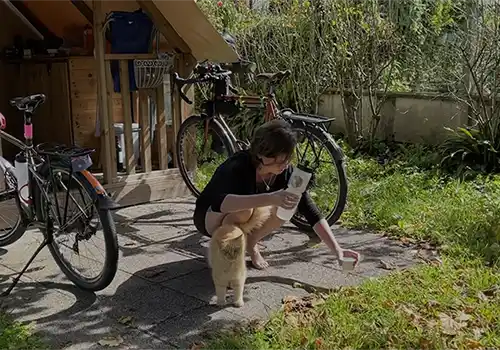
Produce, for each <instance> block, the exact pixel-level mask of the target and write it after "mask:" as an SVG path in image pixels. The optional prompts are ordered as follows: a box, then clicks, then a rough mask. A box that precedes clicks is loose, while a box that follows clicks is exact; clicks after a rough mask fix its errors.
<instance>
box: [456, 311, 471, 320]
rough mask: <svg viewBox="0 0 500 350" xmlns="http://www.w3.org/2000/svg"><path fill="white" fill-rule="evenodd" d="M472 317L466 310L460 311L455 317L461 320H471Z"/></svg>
mask: <svg viewBox="0 0 500 350" xmlns="http://www.w3.org/2000/svg"><path fill="white" fill-rule="evenodd" d="M471 318H472V316H471V315H469V314H466V313H465V312H463V311H460V312H459V313H458V315H457V317H455V319H456V320H457V321H459V322H465V321H469V320H470V319H471Z"/></svg>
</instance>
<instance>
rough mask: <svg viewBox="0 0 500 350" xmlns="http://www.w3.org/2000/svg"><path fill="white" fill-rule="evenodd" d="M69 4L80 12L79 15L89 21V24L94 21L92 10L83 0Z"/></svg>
mask: <svg viewBox="0 0 500 350" xmlns="http://www.w3.org/2000/svg"><path fill="white" fill-rule="evenodd" d="M71 3H72V4H73V5H74V6H75V7H76V8H77V9H78V11H80V13H81V14H82V15H83V17H85V18H86V19H87V21H89V23H90V24H92V23H93V21H94V14H93V13H92V9H91V8H90V7H89V6H88V5H87V4H86V3H85V1H83V0H71Z"/></svg>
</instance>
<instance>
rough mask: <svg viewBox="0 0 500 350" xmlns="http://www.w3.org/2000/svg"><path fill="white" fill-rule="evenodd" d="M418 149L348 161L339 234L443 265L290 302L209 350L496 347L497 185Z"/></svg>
mask: <svg viewBox="0 0 500 350" xmlns="http://www.w3.org/2000/svg"><path fill="white" fill-rule="evenodd" d="M436 161H437V160H436V159H434V158H433V156H432V154H428V153H426V152H424V151H423V150H422V149H419V148H417V147H415V148H414V149H411V150H408V149H406V150H403V151H402V152H398V156H397V157H395V158H393V159H392V160H390V161H389V162H388V163H387V164H386V165H380V164H379V163H378V162H377V161H376V160H374V159H371V158H367V157H352V156H350V157H349V159H348V167H347V169H348V176H349V181H350V188H349V199H348V207H347V209H346V211H345V213H344V215H343V216H342V218H341V220H342V224H343V225H344V226H346V227H353V228H366V229H370V230H376V231H380V232H386V233H388V234H390V235H392V236H394V237H398V238H400V239H403V240H425V241H427V242H430V243H431V244H433V245H436V246H438V247H440V248H439V252H440V253H441V255H442V264H434V265H431V264H422V265H421V266H419V267H416V268H414V269H411V270H408V271H401V272H395V273H393V274H391V275H389V276H387V277H383V278H380V279H376V280H369V281H367V282H365V283H363V284H362V285H361V286H358V287H352V288H341V289H340V290H338V291H336V292H334V293H332V294H330V295H328V296H323V297H322V298H321V299H320V301H321V302H320V303H317V304H318V305H317V306H315V307H310V305H307V303H305V302H304V301H301V300H287V301H286V302H285V304H284V308H283V310H281V311H280V312H278V313H276V315H275V316H274V317H272V318H271V319H270V320H269V321H267V322H266V323H265V324H263V325H259V326H252V327H250V326H249V327H245V328H241V329H238V330H235V331H234V332H232V333H224V334H218V335H217V336H215V337H213V339H211V340H210V341H209V342H208V343H207V344H205V347H206V348H208V349H285V348H286V349H299V348H300V349H334V348H335V349H338V348H342V349H344V348H353V349H361V348H362V349H376V348H377V349H379V348H394V349H396V348H400V349H409V348H420V349H449V348H460V349H478V348H487V347H489V348H500V270H499V268H500V246H499V243H500V177H490V178H486V177H476V178H475V179H473V180H468V181H464V182H460V181H458V180H456V179H453V178H450V177H447V176H445V175H443V174H440V173H439V172H438V171H437V170H436V169H434V168H433V167H432V166H431V164H433V163H434V164H435V162H436Z"/></svg>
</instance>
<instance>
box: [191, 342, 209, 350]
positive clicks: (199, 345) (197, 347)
mask: <svg viewBox="0 0 500 350" xmlns="http://www.w3.org/2000/svg"><path fill="white" fill-rule="evenodd" d="M204 346H205V343H203V342H194V343H193V344H191V346H190V348H189V350H200V349H201V348H203V347H204Z"/></svg>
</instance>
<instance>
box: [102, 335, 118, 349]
mask: <svg viewBox="0 0 500 350" xmlns="http://www.w3.org/2000/svg"><path fill="white" fill-rule="evenodd" d="M121 343H123V338H122V337H121V336H120V335H117V336H108V337H104V338H102V339H101V340H99V341H98V342H97V344H99V345H100V346H109V347H116V346H120V344H121Z"/></svg>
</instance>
